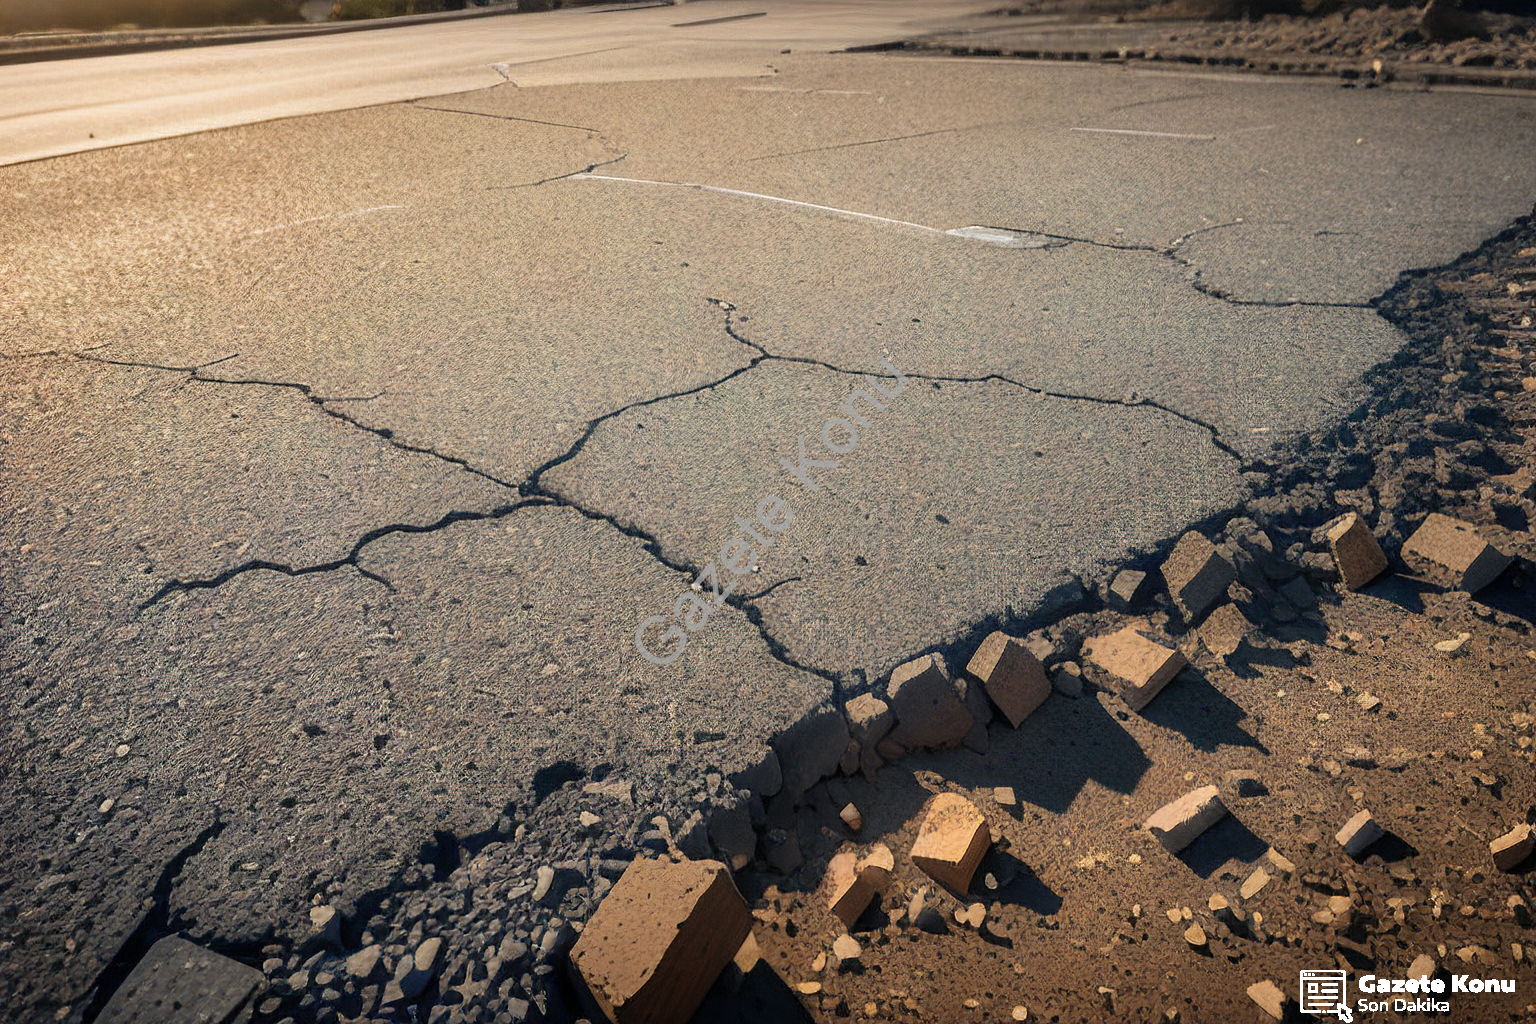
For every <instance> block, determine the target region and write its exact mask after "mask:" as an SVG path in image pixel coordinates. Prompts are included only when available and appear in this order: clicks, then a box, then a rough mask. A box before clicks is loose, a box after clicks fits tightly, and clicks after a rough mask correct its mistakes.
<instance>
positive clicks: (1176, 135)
mask: <svg viewBox="0 0 1536 1024" xmlns="http://www.w3.org/2000/svg"><path fill="white" fill-rule="evenodd" d="M1068 130H1069V131H1074V132H1099V133H1102V134H1104V135H1144V136H1148V137H1149V138H1154V139H1200V140H1202V141H1205V142H1212V141H1214V140H1215V138H1216V136H1214V135H1184V134H1182V133H1180V132H1140V131H1135V130H1134V129H1131V128H1071V129H1068Z"/></svg>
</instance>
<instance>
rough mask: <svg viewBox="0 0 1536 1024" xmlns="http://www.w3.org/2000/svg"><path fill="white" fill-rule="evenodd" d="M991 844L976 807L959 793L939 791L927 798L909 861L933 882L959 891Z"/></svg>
mask: <svg viewBox="0 0 1536 1024" xmlns="http://www.w3.org/2000/svg"><path fill="white" fill-rule="evenodd" d="M991 845H992V834H991V832H990V831H989V830H988V829H987V819H986V816H985V815H983V814H982V813H981V811H980V809H979V808H977V806H976V805H975V804H973V803H971V802H970V801H969V800H967V799H966V798H965V797H963V796H959V795H958V794H955V793H940V794H939V795H938V796H936V797H934V798H933V799H932V800H931V801H929V804H928V813H927V814H926V815H925V816H924V818H923V824H922V826H921V827H920V828H919V829H918V833H917V841H916V842H915V843H913V844H912V862H913V863H914V864H916V865H917V866H918V867H919V868H921V869H922V870H923V872H924V873H925V874H927V875H928V877H929V878H932V879H933V880H934V881H935V882H938V883H939V884H941V885H946V886H948V887H949V888H951V889H953V890H954V891H955V892H960V893H963V892H965V891H966V890H967V889H969V888H970V887H971V878H972V877H973V876H974V875H975V874H976V868H977V866H978V865H980V864H981V858H982V857H983V856H985V855H986V852H987V848H988V847H990V846H991Z"/></svg>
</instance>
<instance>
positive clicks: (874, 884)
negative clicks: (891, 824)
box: [826, 844, 896, 928]
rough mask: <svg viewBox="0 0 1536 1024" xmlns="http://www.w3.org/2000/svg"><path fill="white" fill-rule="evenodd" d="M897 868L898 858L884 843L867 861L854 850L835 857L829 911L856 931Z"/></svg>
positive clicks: (831, 865) (829, 870)
mask: <svg viewBox="0 0 1536 1024" xmlns="http://www.w3.org/2000/svg"><path fill="white" fill-rule="evenodd" d="M895 867H896V858H895V857H894V856H893V855H892V854H891V850H890V847H888V846H885V845H883V844H877V845H876V846H874V847H873V848H872V849H871V850H870V852H869V854H868V855H867V856H865V857H863V858H860V857H859V856H858V854H856V853H855V852H853V851H852V850H844V851H842V852H841V853H837V854H834V855H833V857H832V859H831V860H830V861H828V862H827V873H826V887H827V909H828V910H830V911H831V912H832V914H833V915H834V916H835V917H836V918H837V919H838V920H839V921H841V922H842V923H843V927H845V928H852V927H853V923H854V922H855V921H857V920H858V919H859V916H860V915H861V914H863V913H864V911H865V910H866V909H867V908H868V907H869V904H870V902H871V901H873V900H874V898H875V897H876V896H878V895H879V894H880V893H881V892H882V891H883V890H884V889H885V886H886V883H887V882H889V881H890V877H891V872H892V871H893V870H895Z"/></svg>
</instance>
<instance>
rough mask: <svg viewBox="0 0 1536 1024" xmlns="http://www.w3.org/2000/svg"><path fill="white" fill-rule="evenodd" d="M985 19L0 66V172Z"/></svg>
mask: <svg viewBox="0 0 1536 1024" xmlns="http://www.w3.org/2000/svg"><path fill="white" fill-rule="evenodd" d="M987 6H988V5H987V4H986V3H984V2H980V0H969V2H964V3H957V4H947V5H945V6H944V7H943V8H942V9H937V10H936V9H935V7H934V5H933V4H927V3H922V2H919V0H896V2H887V3H877V2H870V0H864V2H857V0H855V2H848V0H834V2H828V3H822V2H816V0H772V2H770V3H755V4H754V3H740V2H736V0H723V2H712V3H707V4H687V5H670V4H669V5H660V6H644V7H637V8H631V7H615V8H608V7H579V8H571V9H568V10H561V11H551V12H547V13H539V14H524V15H517V16H509V17H491V18H474V19H470V20H463V21H449V22H441V23H436V24H431V25H402V26H399V27H394V28H390V29H385V30H380V31H372V32H352V33H346V34H342V35H330V36H313V37H306V38H303V39H293V40H282V41H269V42H263V43H242V44H232V45H223V46H216V47H208V48H201V49H177V50H165V51H161V52H158V53H138V54H128V55H123V56H115V57H92V58H85V59H82V60H76V61H49V62H46V63H38V64H17V65H10V66H0V164H8V163H17V162H20V161H24V160H36V159H39V158H42V157H49V156H59V155H62V154H65V153H78V152H82V151H84V150H90V149H101V148H104V147H108V146H118V145H123V144H125V143H130V142H143V141H145V140H146V139H160V138H167V137H169V136H173V135H185V134H187V133H188V132H197V131H206V130H208V129H210V128H227V127H229V126H231V125H238V124H250V123H252V122H255V121H266V120H271V119H273V118H279V117H293V116H295V115H299V114H315V113H320V112H322V111H327V110H349V109H352V108H355V107H364V106H369V105H371V104H376V103H391V102H397V101H400V100H408V99H417V98H420V97H423V96H440V95H444V94H446V93H454V92H462V91H464V90H467V89H475V88H480V87H484V86H491V85H497V84H500V83H503V82H506V81H509V80H510V81H513V82H516V83H517V84H519V85H560V84H566V83H574V82H601V81H645V80H652V79H667V78H698V77H717V76H726V75H767V74H772V73H773V72H772V70H771V67H770V66H771V65H772V63H773V62H774V60H775V59H776V58H777V57H778V56H779V55H780V53H781V51H783V50H785V49H790V50H800V51H804V50H810V51H813V52H823V53H824V52H828V51H833V50H841V49H843V48H845V47H848V46H855V45H862V44H869V43H878V42H883V41H885V40H887V39H894V38H900V37H901V36H903V35H906V34H911V33H913V32H915V31H921V30H923V29H924V28H927V27H932V26H936V25H939V24H945V23H952V22H953V20H954V19H955V18H956V17H962V16H964V15H965V14H967V13H968V12H972V11H976V12H979V11H982V10H985V9H986V8H987ZM757 15H764V16H761V17H758V16H757ZM941 19H942V20H941Z"/></svg>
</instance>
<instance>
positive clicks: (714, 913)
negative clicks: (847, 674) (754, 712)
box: [571, 716, 841, 1024]
mask: <svg viewBox="0 0 1536 1024" xmlns="http://www.w3.org/2000/svg"><path fill="white" fill-rule="evenodd" d="M839 717H841V716H839ZM751 933H752V913H751V911H750V910H749V909H748V907H747V903H746V901H745V900H744V899H742V898H741V894H740V893H739V892H737V891H736V885H735V883H734V882H732V881H731V874H730V871H729V870H728V869H727V868H726V866H725V865H724V864H721V863H720V862H719V861H709V860H706V861H683V862H674V861H671V860H649V859H646V860H636V861H634V862H633V863H631V864H630V866H629V869H628V870H627V871H625V872H624V874H623V876H622V877H620V878H619V880H618V882H616V883H615V884H614V887H613V889H612V890H611V891H610V892H609V894H608V896H607V898H606V899H604V900H603V901H602V903H600V904H598V907H597V910H596V912H595V913H594V914H593V915H592V917H591V919H590V920H589V921H588V922H587V925H586V927H585V928H584V929H583V930H582V933H581V937H580V939H578V940H577V942H576V946H575V948H574V949H573V950H572V951H571V964H572V966H573V967H574V968H575V970H576V972H577V974H578V975H579V976H580V977H581V979H582V981H583V982H585V984H586V986H587V990H588V991H589V992H590V993H591V995H592V997H593V999H594V1000H595V1001H596V1002H597V1004H598V1006H599V1008H601V1009H602V1011H603V1012H604V1013H606V1014H607V1015H608V1018H609V1019H610V1020H612V1021H613V1022H614V1024H671V1022H675V1021H680V1020H687V1019H688V1018H689V1017H691V1016H693V1013H694V1011H695V1010H697V1009H698V1008H699V1004H700V1003H702V1002H703V1001H704V996H705V994H706V993H707V992H708V991H709V988H710V986H711V985H713V984H714V982H715V979H716V978H717V977H718V976H719V974H720V972H721V971H722V970H724V969H725V966H726V965H727V964H729V963H731V961H732V959H733V958H734V957H735V955H736V953H737V951H738V950H740V949H741V947H742V944H743V943H744V942H745V941H746V939H747V936H748V935H750V934H751Z"/></svg>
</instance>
